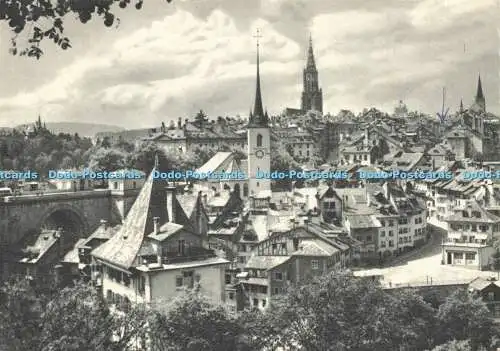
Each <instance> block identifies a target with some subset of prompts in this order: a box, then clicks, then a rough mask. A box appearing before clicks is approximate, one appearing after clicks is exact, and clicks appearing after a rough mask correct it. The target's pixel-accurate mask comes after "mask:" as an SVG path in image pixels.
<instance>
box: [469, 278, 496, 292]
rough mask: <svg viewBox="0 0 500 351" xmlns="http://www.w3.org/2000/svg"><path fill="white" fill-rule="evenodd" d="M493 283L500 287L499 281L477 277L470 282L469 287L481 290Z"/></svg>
mask: <svg viewBox="0 0 500 351" xmlns="http://www.w3.org/2000/svg"><path fill="white" fill-rule="evenodd" d="M492 284H493V285H496V286H497V287H500V282H498V281H494V280H488V279H484V278H483V277H477V278H476V279H474V280H473V281H471V282H470V283H469V288H470V289H473V290H476V291H481V290H483V289H484V288H486V287H488V286H490V285H492Z"/></svg>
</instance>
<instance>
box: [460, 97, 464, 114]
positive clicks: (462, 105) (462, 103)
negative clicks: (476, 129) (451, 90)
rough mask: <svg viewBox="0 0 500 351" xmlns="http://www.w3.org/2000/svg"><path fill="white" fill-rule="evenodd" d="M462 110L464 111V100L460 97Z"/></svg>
mask: <svg viewBox="0 0 500 351" xmlns="http://www.w3.org/2000/svg"><path fill="white" fill-rule="evenodd" d="M460 112H464V101H463V99H460Z"/></svg>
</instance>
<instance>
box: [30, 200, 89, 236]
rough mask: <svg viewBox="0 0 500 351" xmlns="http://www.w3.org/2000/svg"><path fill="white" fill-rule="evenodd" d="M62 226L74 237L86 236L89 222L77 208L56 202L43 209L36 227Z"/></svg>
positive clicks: (50, 228) (55, 227) (51, 227)
mask: <svg viewBox="0 0 500 351" xmlns="http://www.w3.org/2000/svg"><path fill="white" fill-rule="evenodd" d="M59 228H62V229H63V231H64V232H65V233H68V234H71V236H74V237H86V236H88V234H89V232H88V231H89V224H88V221H87V220H86V218H85V214H84V213H83V211H81V210H80V209H79V208H77V207H75V206H71V205H68V204H56V205H54V206H51V207H49V208H48V209H47V210H45V211H44V212H43V214H42V216H41V217H40V220H39V221H38V225H37V229H40V230H42V229H48V230H55V229H59Z"/></svg>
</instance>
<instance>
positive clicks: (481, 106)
mask: <svg viewBox="0 0 500 351" xmlns="http://www.w3.org/2000/svg"><path fill="white" fill-rule="evenodd" d="M474 105H475V108H476V110H477V112H486V99H485V98H484V94H483V85H482V84H481V75H479V78H478V80H477V91H476V97H475V99H474Z"/></svg>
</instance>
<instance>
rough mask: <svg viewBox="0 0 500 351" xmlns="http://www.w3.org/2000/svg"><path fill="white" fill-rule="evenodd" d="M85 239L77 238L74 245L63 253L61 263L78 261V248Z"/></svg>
mask: <svg viewBox="0 0 500 351" xmlns="http://www.w3.org/2000/svg"><path fill="white" fill-rule="evenodd" d="M86 240H87V239H85V238H84V239H78V241H77V242H76V244H75V246H74V247H73V248H72V249H71V250H70V251H68V252H67V253H66V255H64V257H63V259H62V261H61V262H63V263H80V259H79V258H78V250H79V248H80V246H82V245H84V243H85V241H86Z"/></svg>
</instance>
